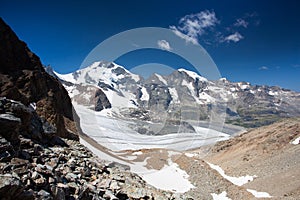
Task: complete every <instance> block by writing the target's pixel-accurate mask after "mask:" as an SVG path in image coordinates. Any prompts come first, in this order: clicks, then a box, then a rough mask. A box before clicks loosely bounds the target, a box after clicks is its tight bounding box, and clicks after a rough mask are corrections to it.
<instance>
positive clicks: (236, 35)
mask: <svg viewBox="0 0 300 200" xmlns="http://www.w3.org/2000/svg"><path fill="white" fill-rule="evenodd" d="M243 38H244V37H243V36H242V35H241V34H240V33H239V32H235V33H233V34H231V35H228V36H227V37H225V38H224V40H223V41H225V42H239V41H240V40H242V39H243Z"/></svg>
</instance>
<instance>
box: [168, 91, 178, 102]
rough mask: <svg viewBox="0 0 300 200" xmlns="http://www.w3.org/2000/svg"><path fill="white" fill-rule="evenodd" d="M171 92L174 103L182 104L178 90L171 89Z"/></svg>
mask: <svg viewBox="0 0 300 200" xmlns="http://www.w3.org/2000/svg"><path fill="white" fill-rule="evenodd" d="M169 92H170V94H171V97H172V102H173V103H180V101H179V98H178V93H177V90H176V89H175V88H169Z"/></svg>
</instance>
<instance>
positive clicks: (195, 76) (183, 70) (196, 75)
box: [178, 68, 207, 82]
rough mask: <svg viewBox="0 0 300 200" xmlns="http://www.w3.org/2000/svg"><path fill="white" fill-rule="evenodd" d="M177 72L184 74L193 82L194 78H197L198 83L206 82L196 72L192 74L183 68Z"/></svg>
mask: <svg viewBox="0 0 300 200" xmlns="http://www.w3.org/2000/svg"><path fill="white" fill-rule="evenodd" d="M178 71H179V72H184V73H186V74H187V75H188V76H190V77H192V78H193V79H194V80H196V78H198V79H199V81H202V82H207V79H206V78H204V77H202V76H200V75H199V74H197V73H196V72H192V71H189V70H186V69H183V68H180V69H178Z"/></svg>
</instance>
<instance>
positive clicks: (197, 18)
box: [170, 10, 219, 44]
mask: <svg viewBox="0 0 300 200" xmlns="http://www.w3.org/2000/svg"><path fill="white" fill-rule="evenodd" d="M218 23H219V20H218V19H217V17H216V14H215V12H214V11H209V10H205V11H201V12H199V13H196V14H190V15H186V16H184V17H183V18H181V19H180V20H179V25H178V26H170V29H171V30H173V31H174V33H175V34H176V35H177V36H179V37H181V38H183V39H185V40H186V41H187V42H191V43H193V44H198V37H199V36H201V35H203V34H204V33H205V32H206V31H207V30H208V29H211V28H213V27H214V26H216V24H218Z"/></svg>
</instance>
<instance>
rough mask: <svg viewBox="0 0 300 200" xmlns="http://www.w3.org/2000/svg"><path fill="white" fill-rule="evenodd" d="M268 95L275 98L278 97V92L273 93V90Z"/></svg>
mask: <svg viewBox="0 0 300 200" xmlns="http://www.w3.org/2000/svg"><path fill="white" fill-rule="evenodd" d="M268 94H269V95H271V96H275V95H278V92H273V91H272V90H270V91H269V92H268Z"/></svg>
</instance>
